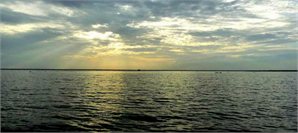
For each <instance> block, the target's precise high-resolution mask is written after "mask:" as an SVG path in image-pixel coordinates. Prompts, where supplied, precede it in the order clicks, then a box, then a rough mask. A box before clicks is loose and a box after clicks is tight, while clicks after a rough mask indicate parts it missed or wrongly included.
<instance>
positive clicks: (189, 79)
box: [1, 70, 297, 132]
mask: <svg viewBox="0 0 298 133" xmlns="http://www.w3.org/2000/svg"><path fill="white" fill-rule="evenodd" d="M1 129H2V131H267V132H269V131H293V132H295V131H297V73H296V72H223V73H221V74H219V73H214V72H191V71H187V72H179V71H177V72H174V71H168V72H162V71H161V72H154V71H148V72H147V71H146V72H144V71H140V72H138V71H135V72H129V71H28V70H18V71H10V70H2V71H1Z"/></svg>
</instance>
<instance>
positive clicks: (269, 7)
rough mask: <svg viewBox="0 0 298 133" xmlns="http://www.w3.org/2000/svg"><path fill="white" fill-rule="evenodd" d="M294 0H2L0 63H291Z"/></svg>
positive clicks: (171, 65)
mask: <svg viewBox="0 0 298 133" xmlns="http://www.w3.org/2000/svg"><path fill="white" fill-rule="evenodd" d="M296 4H297V1H295V0H284V1H280V0H250V1H247V0H146V1H138V0H121V1H120V0H95V1H94V0H92V1H83V0H76V1H69V0H65V1H63V0H59V1H55V0H54V1H52V0H49V1H47V0H43V1H42V0H40V1H36V0H34V1H21V0H19V1H18V0H4V1H1V3H0V8H1V23H0V25H1V29H0V33H1V58H2V59H1V67H14V68H122V69H137V68H141V69H297V50H298V49H297V40H298V39H297V38H298V35H297V25H296V24H297V6H295V5H296Z"/></svg>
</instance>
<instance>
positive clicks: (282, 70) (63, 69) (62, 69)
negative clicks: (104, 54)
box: [0, 68, 298, 72]
mask: <svg viewBox="0 0 298 133" xmlns="http://www.w3.org/2000/svg"><path fill="white" fill-rule="evenodd" d="M0 70H39V71H42V70H44V71H248V72H298V70H297V69H296V70H293V69H289V70H284V69H236V70H225V69H209V70H207V69H98V68H96V69H85V68H0Z"/></svg>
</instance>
